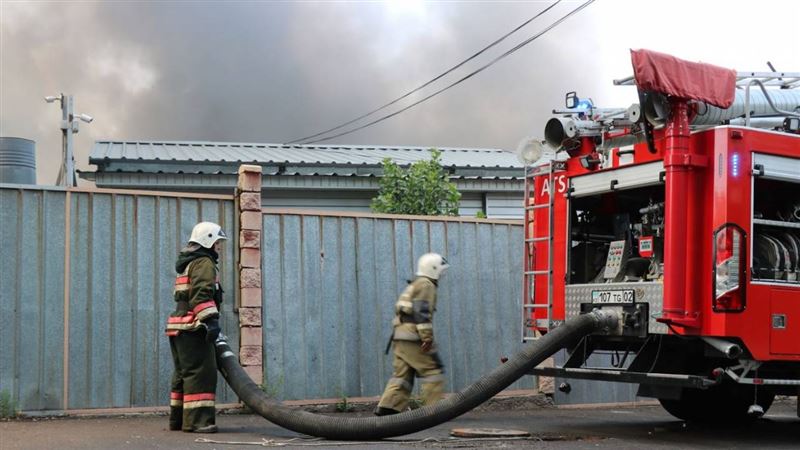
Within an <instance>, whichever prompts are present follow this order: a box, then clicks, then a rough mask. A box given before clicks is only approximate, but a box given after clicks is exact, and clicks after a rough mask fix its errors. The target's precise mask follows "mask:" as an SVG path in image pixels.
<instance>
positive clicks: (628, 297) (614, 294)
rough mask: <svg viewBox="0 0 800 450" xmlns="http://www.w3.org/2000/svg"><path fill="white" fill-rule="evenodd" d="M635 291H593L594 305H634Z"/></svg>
mask: <svg viewBox="0 0 800 450" xmlns="http://www.w3.org/2000/svg"><path fill="white" fill-rule="evenodd" d="M633 300H634V294H633V289H616V290H605V291H592V303H633Z"/></svg>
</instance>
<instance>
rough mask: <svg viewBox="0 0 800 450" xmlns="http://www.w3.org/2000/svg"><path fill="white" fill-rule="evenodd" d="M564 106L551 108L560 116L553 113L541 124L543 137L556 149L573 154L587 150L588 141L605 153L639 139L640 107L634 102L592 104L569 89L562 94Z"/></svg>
mask: <svg viewBox="0 0 800 450" xmlns="http://www.w3.org/2000/svg"><path fill="white" fill-rule="evenodd" d="M566 106H567V109H566V110H553V114H558V115H560V116H561V117H553V118H552V119H550V120H549V121H547V124H546V125H545V130H544V136H545V140H546V141H547V144H548V145H550V146H551V147H553V148H555V149H556V150H557V151H560V150H564V151H566V152H567V154H569V155H570V156H571V157H572V156H577V155H578V154H585V153H587V152H586V151H585V150H587V145H589V144H591V145H592V146H594V147H597V148H599V150H600V151H602V152H603V153H605V152H607V151H608V150H609V149H611V148H612V147H620V146H624V145H631V144H635V143H638V142H641V140H642V136H641V127H640V126H639V124H640V121H641V119H642V117H641V108H640V107H639V105H638V104H636V103H634V104H632V105H631V106H629V107H628V108H596V107H595V106H594V104H593V103H592V101H591V99H580V98H579V97H578V96H577V94H575V92H574V91H573V92H568V93H567V95H566ZM591 151H594V149H591Z"/></svg>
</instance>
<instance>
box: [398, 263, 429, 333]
mask: <svg viewBox="0 0 800 450" xmlns="http://www.w3.org/2000/svg"><path fill="white" fill-rule="evenodd" d="M435 311H436V283H435V282H434V281H433V280H431V279H430V278H428V277H417V278H416V279H414V281H412V282H411V283H410V284H409V285H408V286H407V287H406V289H405V290H404V291H403V293H402V294H400V297H399V298H398V299H397V303H395V306H394V313H395V316H394V320H392V326H393V327H394V332H393V335H392V339H394V340H396V341H423V342H426V341H433V313H434V312H435Z"/></svg>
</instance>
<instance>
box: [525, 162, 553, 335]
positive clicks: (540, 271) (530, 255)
mask: <svg viewBox="0 0 800 450" xmlns="http://www.w3.org/2000/svg"><path fill="white" fill-rule="evenodd" d="M537 169H538V170H539V171H540V172H539V173H541V170H542V169H544V170H546V172H544V174H545V175H547V182H548V183H549V184H548V186H549V187H550V190H549V193H548V201H547V203H540V204H537V203H536V192H535V190H536V183H535V181H534V180H533V178H532V177H531V181H530V183H531V184H530V186H531V187H530V188H527V187H526V189H525V216H526V217H527V218H528V219H527V220H526V221H525V222H526V224H525V247H526V248H525V252H526V253H525V265H524V272H523V280H524V281H523V283H524V286H523V292H526V293H527V295H526V296H525V298H523V300H522V317H523V322H522V342H527V341H535V340H537V339H539V338H540V337H541V334H537V331H536V330H537V329H538V328H547V329H548V330H549V329H550V325H551V324H552V317H553V222H554V220H555V215H554V214H553V205H554V204H555V195H553V194H554V191H555V186H554V185H553V182H554V178H555V170H556V167H555V161H550V162H548V163H547V165H546V166H538V167H537ZM526 170H527V169H526ZM527 176H528V173H527V172H526V177H527ZM526 185H527V180H526ZM532 191H533V192H532ZM531 199H533V202H531ZM531 203H532V204H531ZM543 208H547V224H548V225H547V235H546V236H538V237H537V236H535V233H534V230H533V229H532V228H531V226H530V224H533V223H534V220H535V211H537V210H539V209H543ZM537 242H547V243H548V247H547V248H548V250H547V266H546V267H544V268H537V266H536V243H537ZM537 277H546V279H547V281H546V283H547V303H537V302H536V298H535V297H536V279H537ZM538 309H544V310H545V312H546V317H545V318H544V319H537V318H536V315H535V312H536V310H538Z"/></svg>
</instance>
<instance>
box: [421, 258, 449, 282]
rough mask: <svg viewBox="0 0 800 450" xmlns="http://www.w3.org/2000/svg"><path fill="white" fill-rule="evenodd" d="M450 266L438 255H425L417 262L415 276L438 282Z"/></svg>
mask: <svg viewBox="0 0 800 450" xmlns="http://www.w3.org/2000/svg"><path fill="white" fill-rule="evenodd" d="M448 267H450V264H448V263H447V260H446V259H445V258H444V256H442V255H440V254H438V253H425V254H424V255H422V256H420V257H419V260H417V276H422V277H428V278H431V279H433V280H438V279H439V277H440V276H441V275H442V273H444V271H445V270H447V268H448Z"/></svg>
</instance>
